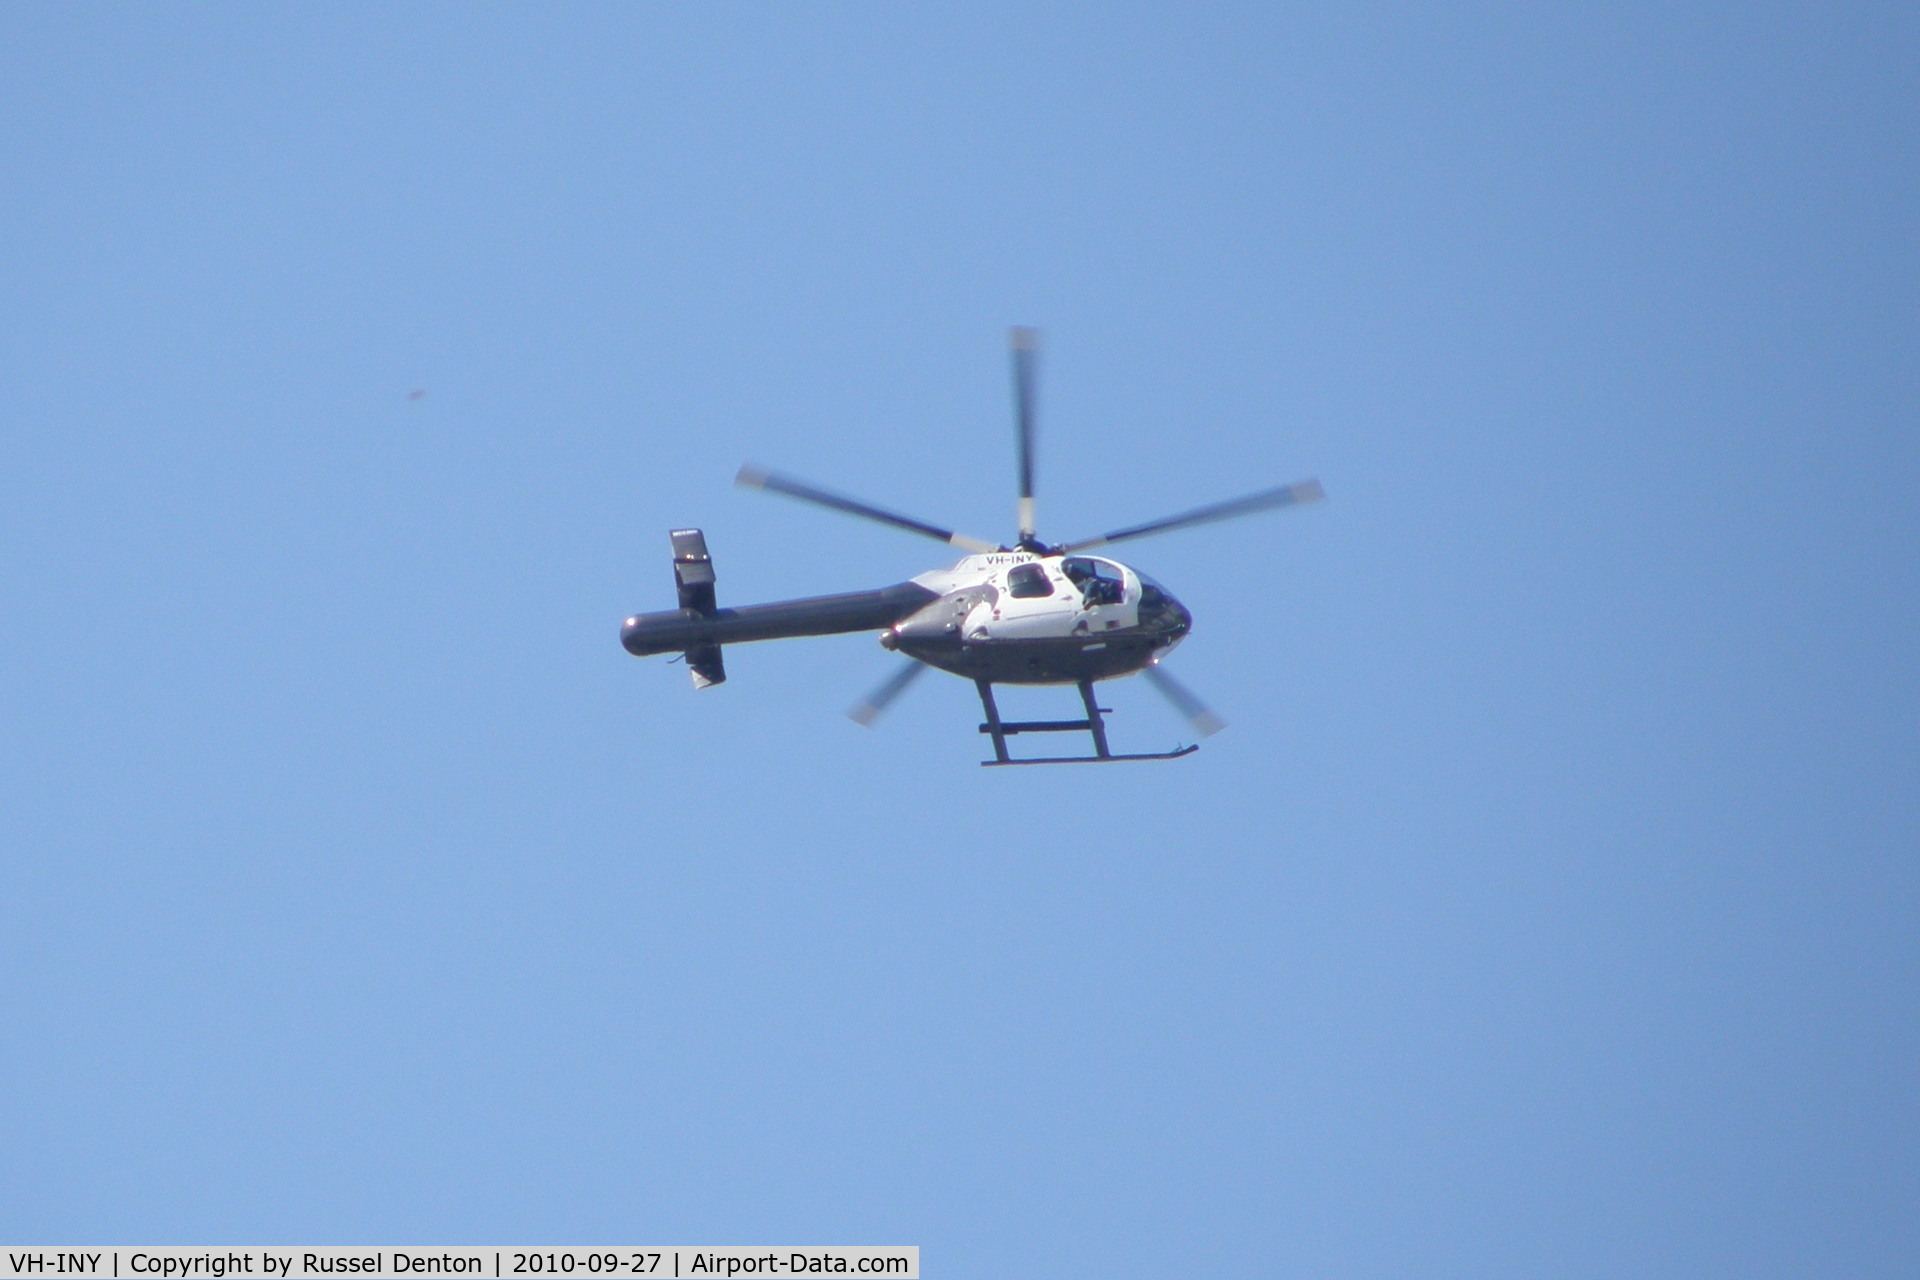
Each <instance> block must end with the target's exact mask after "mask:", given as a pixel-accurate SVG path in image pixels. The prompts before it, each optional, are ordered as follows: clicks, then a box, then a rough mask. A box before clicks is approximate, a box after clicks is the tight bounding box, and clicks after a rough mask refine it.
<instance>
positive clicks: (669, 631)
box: [620, 582, 940, 657]
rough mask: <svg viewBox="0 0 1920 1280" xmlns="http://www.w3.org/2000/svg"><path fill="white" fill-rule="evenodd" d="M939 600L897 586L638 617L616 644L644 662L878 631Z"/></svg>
mask: <svg viewBox="0 0 1920 1280" xmlns="http://www.w3.org/2000/svg"><path fill="white" fill-rule="evenodd" d="M939 598H940V597H939V595H938V593H936V592H932V591H929V590H927V589H926V588H925V587H923V586H920V585H919V584H918V583H913V582H902V583H899V584H898V585H896V586H891V587H884V588H882V589H881V590H879V591H850V592H848V593H846V594H845V595H837V596H810V597H808V598H806V599H804V600H782V601H779V602H777V603H774V604H750V605H743V606H741V607H740V608H738V609H716V610H714V612H713V613H712V614H711V615H705V616H703V615H701V614H698V613H695V612H693V611H692V610H689V609H674V610H671V611H670V612H666V613H641V614H635V615H634V616H633V617H631V618H628V619H627V621H626V624H625V625H624V626H622V627H621V628H620V643H621V645H622V646H624V647H625V648H626V651H627V652H628V653H631V654H633V655H634V656H635V657H645V656H646V655H648V654H654V653H673V652H676V651H679V650H684V649H692V648H697V647H699V646H701V645H709V644H744V643H746V642H747V641H749V640H786V639H790V638H793V637H797V636H830V635H838V634H840V633H842V632H847V631H878V630H881V629H883V628H886V627H890V626H892V625H893V624H894V623H896V622H898V621H900V619H902V618H904V617H906V616H908V615H909V614H911V613H913V612H914V611H916V610H918V609H922V608H925V607H926V605H927V604H928V603H929V602H931V601H934V600H938V599H939Z"/></svg>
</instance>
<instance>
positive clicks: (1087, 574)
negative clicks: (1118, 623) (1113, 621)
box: [1060, 556, 1127, 608]
mask: <svg viewBox="0 0 1920 1280" xmlns="http://www.w3.org/2000/svg"><path fill="white" fill-rule="evenodd" d="M1060 572H1062V573H1064V574H1066V575H1067V581H1069V582H1071V583H1073V585H1074V586H1076V587H1078V588H1080V596H1081V599H1082V600H1083V601H1084V602H1085V603H1086V604H1087V606H1088V607H1089V608H1091V607H1092V606H1094V605H1096V604H1119V603H1120V601H1121V600H1122V599H1124V598H1125V597H1126V593H1127V579H1126V575H1125V574H1123V573H1121V572H1120V566H1119V565H1117V564H1110V563H1108V562H1107V561H1105V560H1095V559H1092V558H1091V557H1088V556H1068V557H1067V558H1066V559H1065V560H1062V561H1061V562H1060Z"/></svg>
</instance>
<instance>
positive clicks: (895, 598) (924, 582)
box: [620, 327, 1326, 766]
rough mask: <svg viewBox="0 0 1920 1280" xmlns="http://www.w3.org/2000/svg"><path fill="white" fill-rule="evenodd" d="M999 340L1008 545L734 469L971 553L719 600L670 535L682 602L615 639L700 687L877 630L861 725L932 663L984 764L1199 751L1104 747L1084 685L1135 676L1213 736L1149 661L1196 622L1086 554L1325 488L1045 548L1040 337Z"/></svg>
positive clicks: (1160, 590)
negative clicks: (987, 741) (1057, 712)
mask: <svg viewBox="0 0 1920 1280" xmlns="http://www.w3.org/2000/svg"><path fill="white" fill-rule="evenodd" d="M1009 341H1010V346H1011V348H1012V355H1013V399H1014V436H1015V446H1016V452H1017V460H1018V464H1019V488H1020V492H1019V511H1018V515H1019V536H1018V537H1017V538H1016V540H1015V541H1014V543H1013V545H1011V546H1006V545H1002V544H997V543H992V542H987V541H984V540H982V539H980V538H974V537H970V536H968V535H966V534H963V533H957V532H955V531H954V530H952V529H946V528H942V527H941V526H939V525H935V524H929V523H927V522H926V521H924V520H916V519H913V518H912V517H910V516H904V515H900V514H898V513H896V512H893V511H888V510H886V509H884V508H881V507H877V506H874V505H872V504H871V503H867V502H862V501H859V500H857V499H854V498H848V497H844V496H842V495H840V494H837V493H833V492H830V491H828V490H826V489H821V488H818V487H816V486H814V485H811V484H808V483H806V482H804V481H801V480H797V479H794V478H793V477H792V476H788V475H783V474H781V473H779V472H776V471H769V470H767V469H766V468H763V467H758V466H755V465H753V464H752V463H748V464H747V465H745V466H743V467H741V468H740V473H739V474H738V475H737V476H736V477H735V478H734V479H735V483H737V484H739V485H742V486H744V487H746V488H751V489H765V490H768V491H770V492H773V493H778V494H783V495H785V496H787V497H790V498H797V499H800V500H801V501H804V502H811V503H815V504H817V505H819V506H823V507H828V508H830V509H832V510H835V511H840V512H844V513H846V514H848V515H855V516H860V517H862V518H864V519H868V520H874V521H878V522H879V523H881V524H886V525H892V526H893V527H894V528H896V529H905V530H907V531H908V532H911V533H917V534H921V535H923V536H925V537H929V538H935V539H937V540H939V541H941V542H944V543H947V544H948V545H950V546H953V547H957V548H959V549H960V550H963V551H966V552H969V553H970V554H969V555H967V556H965V557H964V558H962V559H961V560H959V561H958V562H957V563H955V564H954V565H953V566H952V567H951V568H947V569H935V570H932V571H930V572H927V573H923V574H920V575H919V576H918V577H915V578H912V579H910V580H908V581H906V582H902V583H897V584H895V585H893V586H890V587H882V588H880V589H878V590H875V591H854V592H848V593H845V594H842V595H829V596H809V597H806V598H804V599H799V600H784V601H780V602H777V603H773V604H756V605H744V606H741V607H739V608H726V609H723V608H720V607H719V606H718V604H717V600H716V597H715V593H714V582H715V579H714V570H713V559H712V557H711V556H710V555H709V554H708V552H707V541H706V534H705V533H703V532H702V531H701V530H699V529H674V530H672V531H670V533H669V535H668V536H669V539H670V541H671V542H672V545H673V573H674V585H675V587H676V588H677V590H678V593H679V601H680V607H679V608H678V609H673V610H668V611H665V612H661V613H637V614H634V615H632V616H631V617H629V618H628V619H627V620H626V622H625V623H624V624H622V626H621V628H620V643H621V645H622V646H623V647H624V648H625V649H626V651H627V652H628V653H631V654H633V655H634V656H636V657H645V656H648V655H652V654H661V653H678V654H681V655H683V656H684V658H685V661H686V664H687V670H688V671H689V673H690V674H691V675H692V677H693V686H694V688H695V689H706V688H710V687H712V686H713V685H716V684H720V683H722V682H723V681H725V680H726V678H727V673H726V665H725V661H724V659H723V657H722V654H721V649H722V646H724V645H729V644H742V643H745V642H747V641H752V640H785V639H791V638H795V637H799V636H821V635H837V634H841V633H845V632H853V631H878V632H879V640H880V644H881V645H882V646H883V647H884V648H887V649H890V650H893V651H895V652H897V653H900V654H902V655H904V656H905V657H906V658H907V659H908V660H909V661H908V662H907V664H906V665H905V666H903V667H902V668H901V669H900V670H899V671H897V672H896V673H895V674H894V675H893V676H892V677H890V678H889V679H888V680H887V681H886V682H885V683H884V684H882V685H881V686H880V687H879V688H877V689H875V690H874V691H873V692H872V693H871V694H869V695H868V696H867V697H866V698H865V699H863V700H862V701H861V702H859V703H858V704H856V705H855V706H854V708H853V709H852V710H851V711H849V712H848V714H849V715H850V716H851V717H852V718H853V719H854V720H856V721H858V722H859V723H861V724H863V725H868V726H871V725H872V724H873V722H874V721H875V720H876V719H877V718H878V717H879V715H880V713H881V712H882V711H883V710H884V709H885V708H886V707H887V705H888V704H889V703H891V702H892V701H893V700H894V699H895V698H897V697H899V696H900V694H901V693H903V692H904V691H905V690H906V688H907V686H908V685H910V684H911V683H912V682H913V680H914V679H915V678H916V677H917V676H918V675H920V673H921V672H923V671H925V670H926V669H927V668H928V667H936V668H938V669H940V670H942V671H948V672H951V673H953V674H954V675H957V676H961V677H963V678H966V679H969V680H972V681H973V683H974V687H975V689H976V690H977V691H978V692H979V695H980V705H981V708H982V710H983V711H984V712H985V714H986V720H985V722H984V723H982V724H981V725H980V732H981V733H983V734H986V735H988V736H989V737H991V738H992V740H993V753H994V758H993V759H991V760H983V761H981V764H983V765H989V766H993V765H1027V764H1106V763H1110V762H1115V761H1121V760H1174V759H1178V758H1180V757H1182V756H1187V755H1191V754H1192V753H1194V752H1195V751H1198V750H1199V749H1200V746H1199V744H1198V743H1197V742H1196V743H1191V744H1188V745H1185V746H1181V747H1177V748H1175V749H1174V750H1171V751H1160V752H1135V753H1129V754H1121V753H1117V752H1115V751H1113V750H1112V749H1111V748H1110V747H1109V745H1108V742H1107V732H1106V724H1105V721H1104V719H1103V717H1104V716H1105V715H1108V714H1111V708H1107V707H1102V706H1100V705H1099V704H1098V701H1097V700H1096V698H1095V697H1094V691H1093V686H1094V683H1095V682H1096V681H1100V680H1111V679H1114V678H1116V677H1120V676H1130V675H1133V674H1135V673H1136V672H1137V673H1143V674H1145V675H1146V676H1147V678H1148V679H1149V680H1150V681H1151V682H1152V683H1153V684H1154V685H1155V686H1156V687H1157V688H1158V689H1159V690H1160V692H1161V693H1163V694H1164V695H1166V697H1167V699H1168V701H1170V702H1172V703H1173V705H1174V707H1175V708H1176V709H1177V710H1178V711H1179V712H1180V713H1181V715H1183V716H1184V717H1185V718H1186V719H1187V722H1188V723H1189V724H1190V725H1191V726H1192V728H1193V730H1194V732H1195V733H1196V734H1197V735H1198V736H1200V737H1207V736H1209V735H1211V734H1213V733H1216V732H1218V731H1219V730H1220V729H1222V728H1224V727H1225V722H1224V721H1222V720H1221V719H1220V718H1219V717H1218V716H1216V715H1214V714H1213V712H1211V711H1209V710H1208V709H1207V707H1206V706H1205V704H1204V703H1202V702H1201V701H1200V700H1199V699H1198V698H1196V697H1195V696H1194V695H1193V694H1192V693H1190V692H1189V691H1188V690H1187V689H1186V687H1185V686H1184V685H1182V684H1181V683H1180V682H1179V681H1177V680H1175V679H1174V678H1173V677H1172V676H1171V675H1169V674H1168V673H1167V672H1166V671H1164V670H1163V669H1162V668H1161V666H1160V662H1161V659H1163V658H1164V657H1165V656H1166V655H1167V654H1168V653H1169V652H1170V651H1172V649H1173V648H1174V646H1175V645H1177V644H1179V643H1180V641H1181V640H1182V639H1184V638H1185V637H1186V635H1187V633H1188V632H1189V631H1191V630H1192V629H1193V615H1192V613H1191V612H1189V611H1188V609H1187V608H1186V606H1184V605H1182V604H1181V603H1180V602H1179V601H1178V600H1177V599H1175V598H1174V596H1173V593H1172V592H1170V591H1168V590H1167V589H1166V588H1165V587H1163V586H1161V585H1160V584H1159V583H1158V582H1155V581H1154V580H1153V579H1152V578H1150V577H1148V576H1147V575H1146V574H1144V573H1141V572H1140V571H1139V570H1137V569H1134V568H1132V567H1131V566H1129V565H1125V564H1122V563H1120V562H1119V561H1118V560H1114V559H1111V558H1108V557H1106V556H1104V555H1089V554H1086V553H1088V552H1091V551H1093V550H1095V549H1096V548H1102V547H1106V546H1109V545H1111V544H1113V543H1117V542H1126V541H1130V540H1132V539H1135V538H1144V537H1148V536H1150V535H1152V534H1158V533H1169V532H1171V531H1173V530H1175V529H1187V528H1191V527H1193V526H1194V525H1202V524H1212V523H1214V522H1215V521H1219V520H1230V519H1233V518H1235V517H1237V516H1243V515H1251V514H1253V513H1254V512H1257V511H1267V510H1271V509H1273V508H1277V507H1291V506H1299V505H1303V504H1306V503H1310V502H1318V501H1320V500H1321V499H1322V498H1324V497H1325V496H1326V494H1325V491H1324V490H1323V489H1322V488H1321V486H1320V482H1319V481H1318V480H1303V481H1300V482H1298V483H1296V484H1288V485H1281V486H1279V487H1277V488H1273V489H1263V490H1261V491H1260V492H1259V493H1252V494H1248V495H1246V496H1245V497H1241V498H1233V499H1230V500H1228V501H1226V502H1216V503H1211V504H1209V505H1207V506H1203V507H1195V508H1194V509H1192V510H1190V511H1183V512H1181V513H1179V514H1178V515H1172V516H1167V517H1165V518H1163V519H1160V520H1150V521H1148V522H1146V523H1145V524H1136V525H1129V526H1127V527H1126V528H1122V529H1116V530H1114V531H1112V532H1111V533H1104V534H1101V535H1099V536H1098V537H1093V538H1083V539H1080V540H1078V541H1073V542H1062V543H1058V544H1053V543H1047V542H1043V541H1041V540H1040V538H1039V536H1038V534H1037V533H1036V531H1035V521H1034V501H1033V452H1034V450H1033V444H1034V408H1035V394H1034V387H1035V375H1036V372H1037V364H1038V355H1039V349H1040V335H1039V332H1038V331H1037V330H1034V329H1030V328H1024V327H1021V328H1014V329H1012V330H1010V331H1009ZM996 684H1015V685H1066V684H1071V685H1074V686H1076V687H1077V688H1078V689H1079V692H1080V701H1081V704H1082V705H1083V706H1084V707H1085V708H1086V718H1085V719H1079V720H1024V721H1022V720H1006V719H1003V718H1002V717H1001V715H1000V710H999V707H998V704H997V703H996V701H995V699H994V695H993V686H994V685H996ZM1064 732H1084V733H1087V734H1089V735H1090V736H1091V737H1092V740H1093V754H1092V755H1067V756H1027V757H1019V758H1016V757H1014V756H1013V755H1012V753H1011V752H1010V751H1009V750H1008V748H1007V739H1008V738H1010V737H1014V736H1016V735H1019V734H1025V733H1064Z"/></svg>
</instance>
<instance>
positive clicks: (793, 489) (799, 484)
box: [733, 462, 1000, 551]
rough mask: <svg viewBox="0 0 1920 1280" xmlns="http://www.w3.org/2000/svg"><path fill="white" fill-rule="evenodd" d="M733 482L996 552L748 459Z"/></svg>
mask: <svg viewBox="0 0 1920 1280" xmlns="http://www.w3.org/2000/svg"><path fill="white" fill-rule="evenodd" d="M733 482H734V483H735V484H737V485H741V486H742V487H744V488H748V489H771V490H773V491H774V492H775V493H784V494H786V495H787V496H788V497H789V498H799V499H802V500H803V501H806V502H817V503H819V504H820V505H821V506H823V507H832V508H833V509H834V510H835V511H845V512H846V513H848V514H849V515H856V516H865V517H866V518H867V519H869V520H878V521H879V522H880V523H881V524H890V525H892V526H893V527H894V528H896V529H906V530H909V531H910V532H913V533H918V534H923V535H925V536H926V537H929V538H937V539H939V540H940V541H941V542H945V543H949V544H951V545H953V546H956V547H959V548H961V549H963V550H966V551H998V550H999V549H1000V548H999V546H998V545H997V544H995V543H991V542H985V541H982V540H981V539H979V538H969V537H968V536H967V535H966V534H964V533H955V532H954V531H953V530H951V529H942V528H941V527H940V526H939V525H937V524H928V523H927V522H926V521H924V520H915V519H913V518H912V517H910V516H903V515H897V514H895V513H894V512H891V511H887V510H884V509H883V508H880V507H876V506H873V505H871V504H869V503H865V502H860V501H857V500H855V499H853V498H843V497H841V496H840V495H839V494H837V493H828V492H827V491H826V490H825V489H816V488H815V487H814V486H812V485H810V484H807V483H806V482H804V481H801V480H795V479H794V478H793V477H792V476H783V475H781V474H780V473H779V472H777V471H768V470H767V469H766V468H764V467H756V466H754V465H753V464H752V463H751V462H749V463H746V464H745V465H743V466H742V467H741V468H740V474H739V475H737V476H735V477H734V478H733Z"/></svg>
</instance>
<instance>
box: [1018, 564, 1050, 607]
mask: <svg viewBox="0 0 1920 1280" xmlns="http://www.w3.org/2000/svg"><path fill="white" fill-rule="evenodd" d="M1007 594H1008V595H1010V596H1012V597H1013V598H1014V599H1016V600H1038V599H1040V598H1041V597H1043V596H1050V595H1052V594H1053V583H1052V582H1050V581H1048V579H1047V571H1046V570H1045V569H1042V568H1041V567H1040V566H1039V565H1037V564H1023V565H1021V566H1020V567H1019V568H1017V569H1015V570H1013V571H1012V572H1010V573H1008V574H1007Z"/></svg>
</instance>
